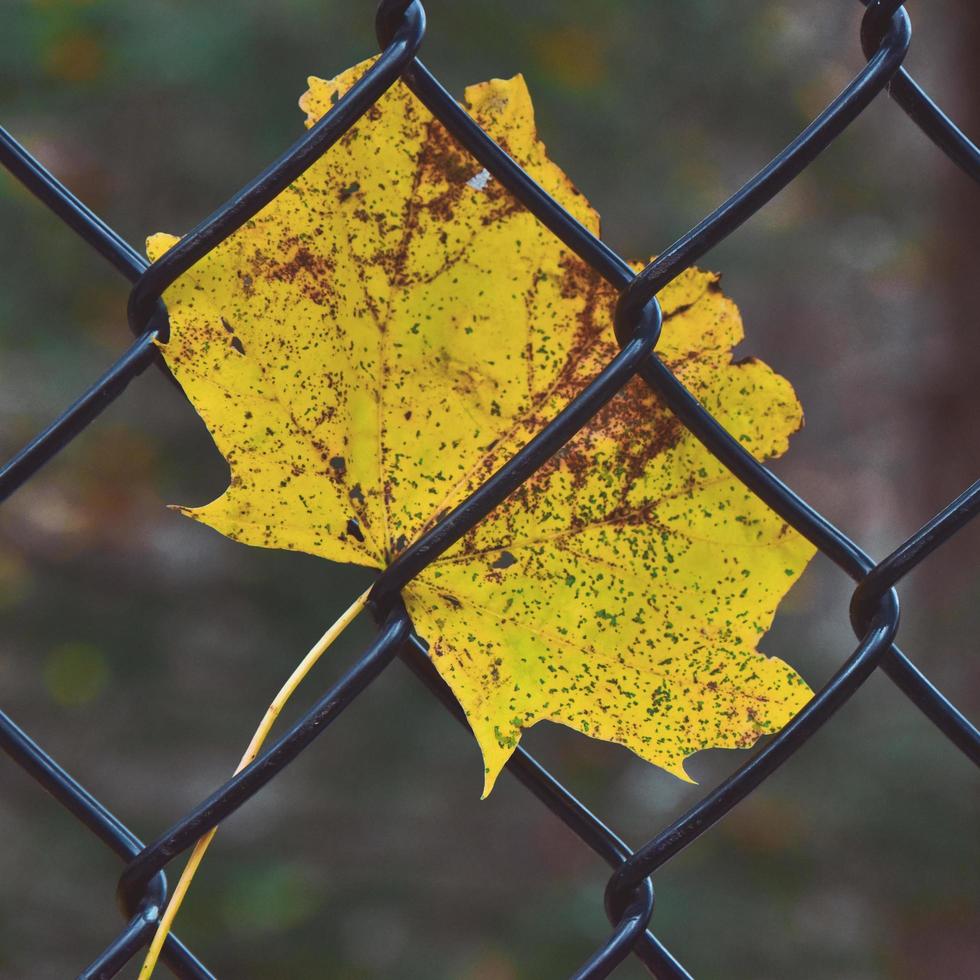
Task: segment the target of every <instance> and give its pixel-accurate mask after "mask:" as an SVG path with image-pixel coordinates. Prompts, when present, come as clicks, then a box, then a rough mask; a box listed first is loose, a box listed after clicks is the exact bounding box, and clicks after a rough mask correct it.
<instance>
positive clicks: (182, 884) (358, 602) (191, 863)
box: [139, 588, 371, 980]
mask: <svg viewBox="0 0 980 980" xmlns="http://www.w3.org/2000/svg"><path fill="white" fill-rule="evenodd" d="M370 592H371V589H370V588H368V589H365V590H364V592H362V593H361V595H359V596H358V597H357V598H356V599H355V600H354V602H352V603H351V605H350V607H349V608H348V609H347V610H346V612H344V613H343V615H341V617H340V618H339V619H338V620H337V621H336V622H335V623H334V624H333V625H332V626H331V627H330V628H329V629H328V630H327V631H326V633H324V634H323V636H321V637H320V639H319V640H317V642H316V644H315V645H314V646H313V648H312V649H311V650H310V652H309V653H308V654H307V655H306V656H305V657H304V658H303V659H302V660H301V661H300V663H299V664H298V665H297V667H296V669H295V670H294V671H293V672H292V674H290V675H289V679H288V680H287V681H286V683H285V684H283V686H282V687H281V688H280V690H279V693H278V694H277V695H276V696H275V697H274V698H273V699H272V702H271V703H270V704H269V707H268V708H267V709H266V712H265V716H264V717H263V718H262V721H261V722H260V724H259V727H258V728H256V729H255V734H254V735H253V736H252V740H251V741H250V742H249V743H248V748H247V749H246V750H245V754H244V755H243V756H242V761H241V762H239V763H238V768H237V769H236V770H235V773H236V774H237V773H239V772H241V771H242V770H243V769H244V768H245V767H246V766H247V765H249V764H250V763H252V762H254V761H255V759H256V757H257V756H258V754H259V750H260V749H261V748H262V744H263V743H264V742H265V740H266V738H267V737H268V735H269V732H270V731H271V730H272V726H273V725H274V724H275V722H276V719H277V718H278V717H279V715H280V713H281V712H282V709H283V708H284V707H285V705H286V702H287V701H288V700H289V699H290V698H291V697H292V696H293V694H294V693H295V691H296V688H298V687H299V685H300V684H301V683H302V681H303V678H304V677H306V675H307V674H308V673H309V672H310V670H312V668H313V665H314V664H315V663H316V662H317V661H318V660H319V659H320V657H322V656H323V654H324V653H326V651H327V650H328V649H329V648H330V645H331V644H332V643H333V642H334V640H336V639H337V637H338V636H340V634H341V633H343V631H344V630H345V629H346V628H347V627H348V626H349V625H350V624H351V623H352V622H353V620H354V619H355V618H356V617H357V614H358V613H359V612H360V611H361V610H362V609H363V608H364V604H365V603H366V602H367V597H368V595H369V593H370ZM217 832H218V828H217V827H212V829H211V830H209V831H208V832H207V833H206V834H205V835H204V836H203V837H201V838H200V840H198V842H197V843H196V844H195V845H194V849H193V850H192V851H191V856H190V858H189V859H188V861H187V865H186V867H185V868H184V870H183V873H182V874H181V876H180V880H179V881H178V882H177V887H176V888H175V889H174V892H173V894H172V895H171V896H170V901H169V902H168V903H167V908H166V909H165V910H164V913H163V916H162V917H161V919H160V922H159V924H158V925H157V931H156V933H155V934H154V936H153V942H151V943H150V948H149V949H148V950H147V951H146V959H144V960H143V966H142V967H141V968H140V972H139V980H150V977H151V976H152V974H153V970H154V967H156V964H157V960H158V959H159V957H160V951H161V950H162V949H163V944H164V942H165V941H166V938H167V935H168V934H169V932H170V927H171V926H172V925H173V921H174V918H175V917H176V915H177V912H178V911H179V909H180V906H181V903H182V902H183V901H184V897H185V896H186V894H187V890H188V889H189V888H190V886H191V882H192V881H193V880H194V875H195V874H197V869H198V867H199V865H200V863H201V861H202V860H203V858H204V854H205V852H206V851H207V849H208V847H209V846H210V844H211V841H212V840H213V839H214V835H215V834H216V833H217Z"/></svg>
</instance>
